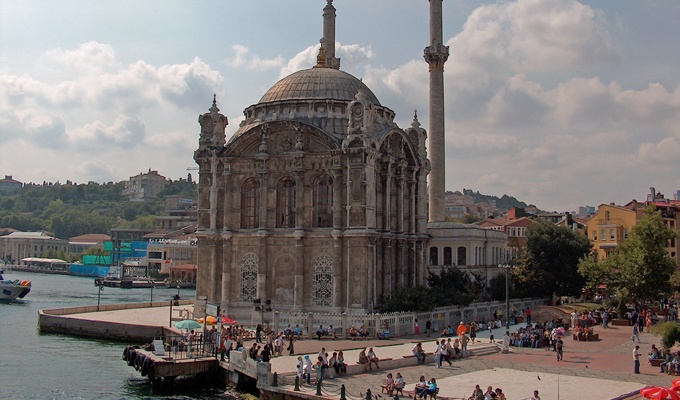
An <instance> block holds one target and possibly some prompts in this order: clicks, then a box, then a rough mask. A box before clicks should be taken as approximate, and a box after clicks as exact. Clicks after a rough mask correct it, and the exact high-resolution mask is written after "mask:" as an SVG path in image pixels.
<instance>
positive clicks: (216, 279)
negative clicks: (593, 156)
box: [194, 0, 507, 317]
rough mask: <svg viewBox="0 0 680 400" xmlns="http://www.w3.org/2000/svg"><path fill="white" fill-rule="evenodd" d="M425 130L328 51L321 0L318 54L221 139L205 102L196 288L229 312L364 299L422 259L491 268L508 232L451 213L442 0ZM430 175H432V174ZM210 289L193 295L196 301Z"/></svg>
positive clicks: (422, 266) (416, 280) (409, 278)
mask: <svg viewBox="0 0 680 400" xmlns="http://www.w3.org/2000/svg"><path fill="white" fill-rule="evenodd" d="M429 6H430V45H429V46H428V47H426V48H425V51H424V57H425V61H426V62H427V64H428V66H429V71H430V72H429V73H430V100H429V121H430V125H429V134H430V137H429V149H430V151H429V154H428V148H427V146H426V143H427V142H428V133H427V131H426V130H425V129H423V128H422V127H421V126H420V123H419V122H418V116H417V114H414V116H413V121H412V122H411V126H410V127H407V128H405V129H404V128H400V127H399V126H397V124H396V123H395V122H394V117H395V112H394V111H393V110H391V109H390V108H388V107H387V106H385V105H383V104H381V103H380V101H379V100H378V98H377V97H376V96H375V95H374V94H373V93H372V92H371V90H370V89H369V88H368V87H366V85H364V84H363V83H362V81H361V80H359V79H357V78H356V77H354V76H352V75H350V74H348V73H346V72H343V71H342V70H341V69H340V59H339V58H336V56H335V17H336V14H335V8H334V6H333V4H332V0H327V4H326V6H325V8H324V9H323V39H322V42H321V47H320V50H319V54H318V57H317V62H316V65H314V66H313V67H311V68H309V69H305V70H301V71H297V72H295V73H293V74H291V75H289V76H287V77H285V78H283V79H281V80H280V81H279V82H277V83H276V84H275V85H274V86H272V87H271V88H270V89H269V90H268V91H267V92H266V93H265V94H264V95H263V96H262V98H261V99H260V101H259V102H258V103H257V104H254V105H251V106H249V107H247V108H246V109H245V111H244V116H245V119H244V121H243V122H241V124H240V126H239V128H238V130H237V131H236V132H235V133H234V135H233V136H232V137H231V138H229V140H227V138H226V136H225V128H226V126H227V124H228V120H227V118H226V117H225V116H224V115H222V114H221V113H220V110H219V109H218V108H217V101H216V99H213V104H212V107H211V108H210V109H209V112H208V113H206V114H203V115H200V116H199V121H198V122H199V124H200V136H199V147H198V149H197V150H196V151H195V153H194V159H195V161H196V163H197V164H198V166H199V180H198V182H199V193H198V202H199V203H198V231H197V237H198V266H199V268H198V276H197V287H196V295H197V298H198V299H203V298H204V299H206V300H207V303H210V304H217V305H220V307H221V310H222V311H224V312H226V313H228V314H229V315H232V316H236V317H246V316H250V315H251V313H252V312H253V309H254V307H253V306H254V304H258V303H259V304H262V305H263V306H264V305H265V304H266V305H267V306H270V307H273V308H275V309H276V310H279V311H300V312H349V313H352V312H372V311H373V308H374V307H375V305H376V304H377V303H378V301H379V299H380V297H381V296H384V295H388V294H389V293H390V292H391V291H392V290H394V289H395V288H398V287H404V286H406V287H414V286H417V285H426V284H427V274H428V271H433V272H436V271H438V270H440V269H441V268H443V267H446V266H452V267H458V268H465V269H466V270H467V271H469V272H477V273H480V274H482V275H483V276H484V277H485V278H486V279H487V281H488V279H489V277H490V276H493V275H494V274H496V273H497V271H496V270H495V269H494V268H493V267H494V266H495V265H497V264H498V262H500V261H501V259H502V257H503V254H504V253H505V247H506V243H507V238H506V236H505V234H504V233H501V232H497V231H492V230H486V229H482V228H480V227H477V226H471V225H464V224H458V223H453V222H445V218H444V216H445V214H444V193H445V188H444V173H445V168H444V148H445V143H444V142H445V141H444V76H443V72H444V63H445V62H446V60H447V58H448V56H449V53H448V47H447V46H444V45H443V44H442V0H430V2H429ZM428 178H429V185H428ZM204 304H205V303H201V302H200V301H197V302H196V310H197V312H198V313H200V312H202V311H201V310H202V308H203V306H204Z"/></svg>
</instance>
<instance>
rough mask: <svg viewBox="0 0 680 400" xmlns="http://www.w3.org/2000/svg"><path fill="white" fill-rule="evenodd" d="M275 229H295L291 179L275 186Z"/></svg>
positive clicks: (283, 180) (282, 180)
mask: <svg viewBox="0 0 680 400" xmlns="http://www.w3.org/2000/svg"><path fill="white" fill-rule="evenodd" d="M276 227H277V228H294V227H295V180H294V179H293V178H291V177H285V178H283V179H281V180H280V181H279V184H278V185H276Z"/></svg>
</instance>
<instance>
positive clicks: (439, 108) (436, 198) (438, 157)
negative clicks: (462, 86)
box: [423, 0, 449, 222]
mask: <svg viewBox="0 0 680 400" xmlns="http://www.w3.org/2000/svg"><path fill="white" fill-rule="evenodd" d="M423 56H424V57H425V61H426V62H427V64H428V65H429V67H430V68H429V69H430V128H429V133H430V162H431V167H432V172H431V173H430V182H429V186H430V191H429V197H430V209H429V217H428V222H443V221H444V192H445V190H446V188H445V184H446V182H445V177H446V174H445V170H446V165H445V164H446V163H445V152H444V146H445V140H444V63H445V62H446V60H447V59H448V58H449V47H448V46H444V45H443V44H442V0H430V45H429V46H428V47H426V48H425V52H424V54H423Z"/></svg>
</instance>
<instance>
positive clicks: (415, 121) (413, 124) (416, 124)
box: [411, 110, 420, 129]
mask: <svg viewBox="0 0 680 400" xmlns="http://www.w3.org/2000/svg"><path fill="white" fill-rule="evenodd" d="M411 127H412V128H413V129H418V128H420V121H418V110H413V121H411Z"/></svg>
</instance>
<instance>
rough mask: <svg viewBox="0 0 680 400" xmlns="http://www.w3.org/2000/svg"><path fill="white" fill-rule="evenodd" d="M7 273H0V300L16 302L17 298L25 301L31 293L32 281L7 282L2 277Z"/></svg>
mask: <svg viewBox="0 0 680 400" xmlns="http://www.w3.org/2000/svg"><path fill="white" fill-rule="evenodd" d="M4 273H5V271H0V300H5V301H7V300H14V299H16V298H17V297H18V298H20V299H23V298H24V296H26V295H27V294H28V292H30V291H31V281H27V280H23V281H20V280H18V279H17V280H14V281H12V280H5V278H4V277H3V276H2V274H4Z"/></svg>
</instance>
